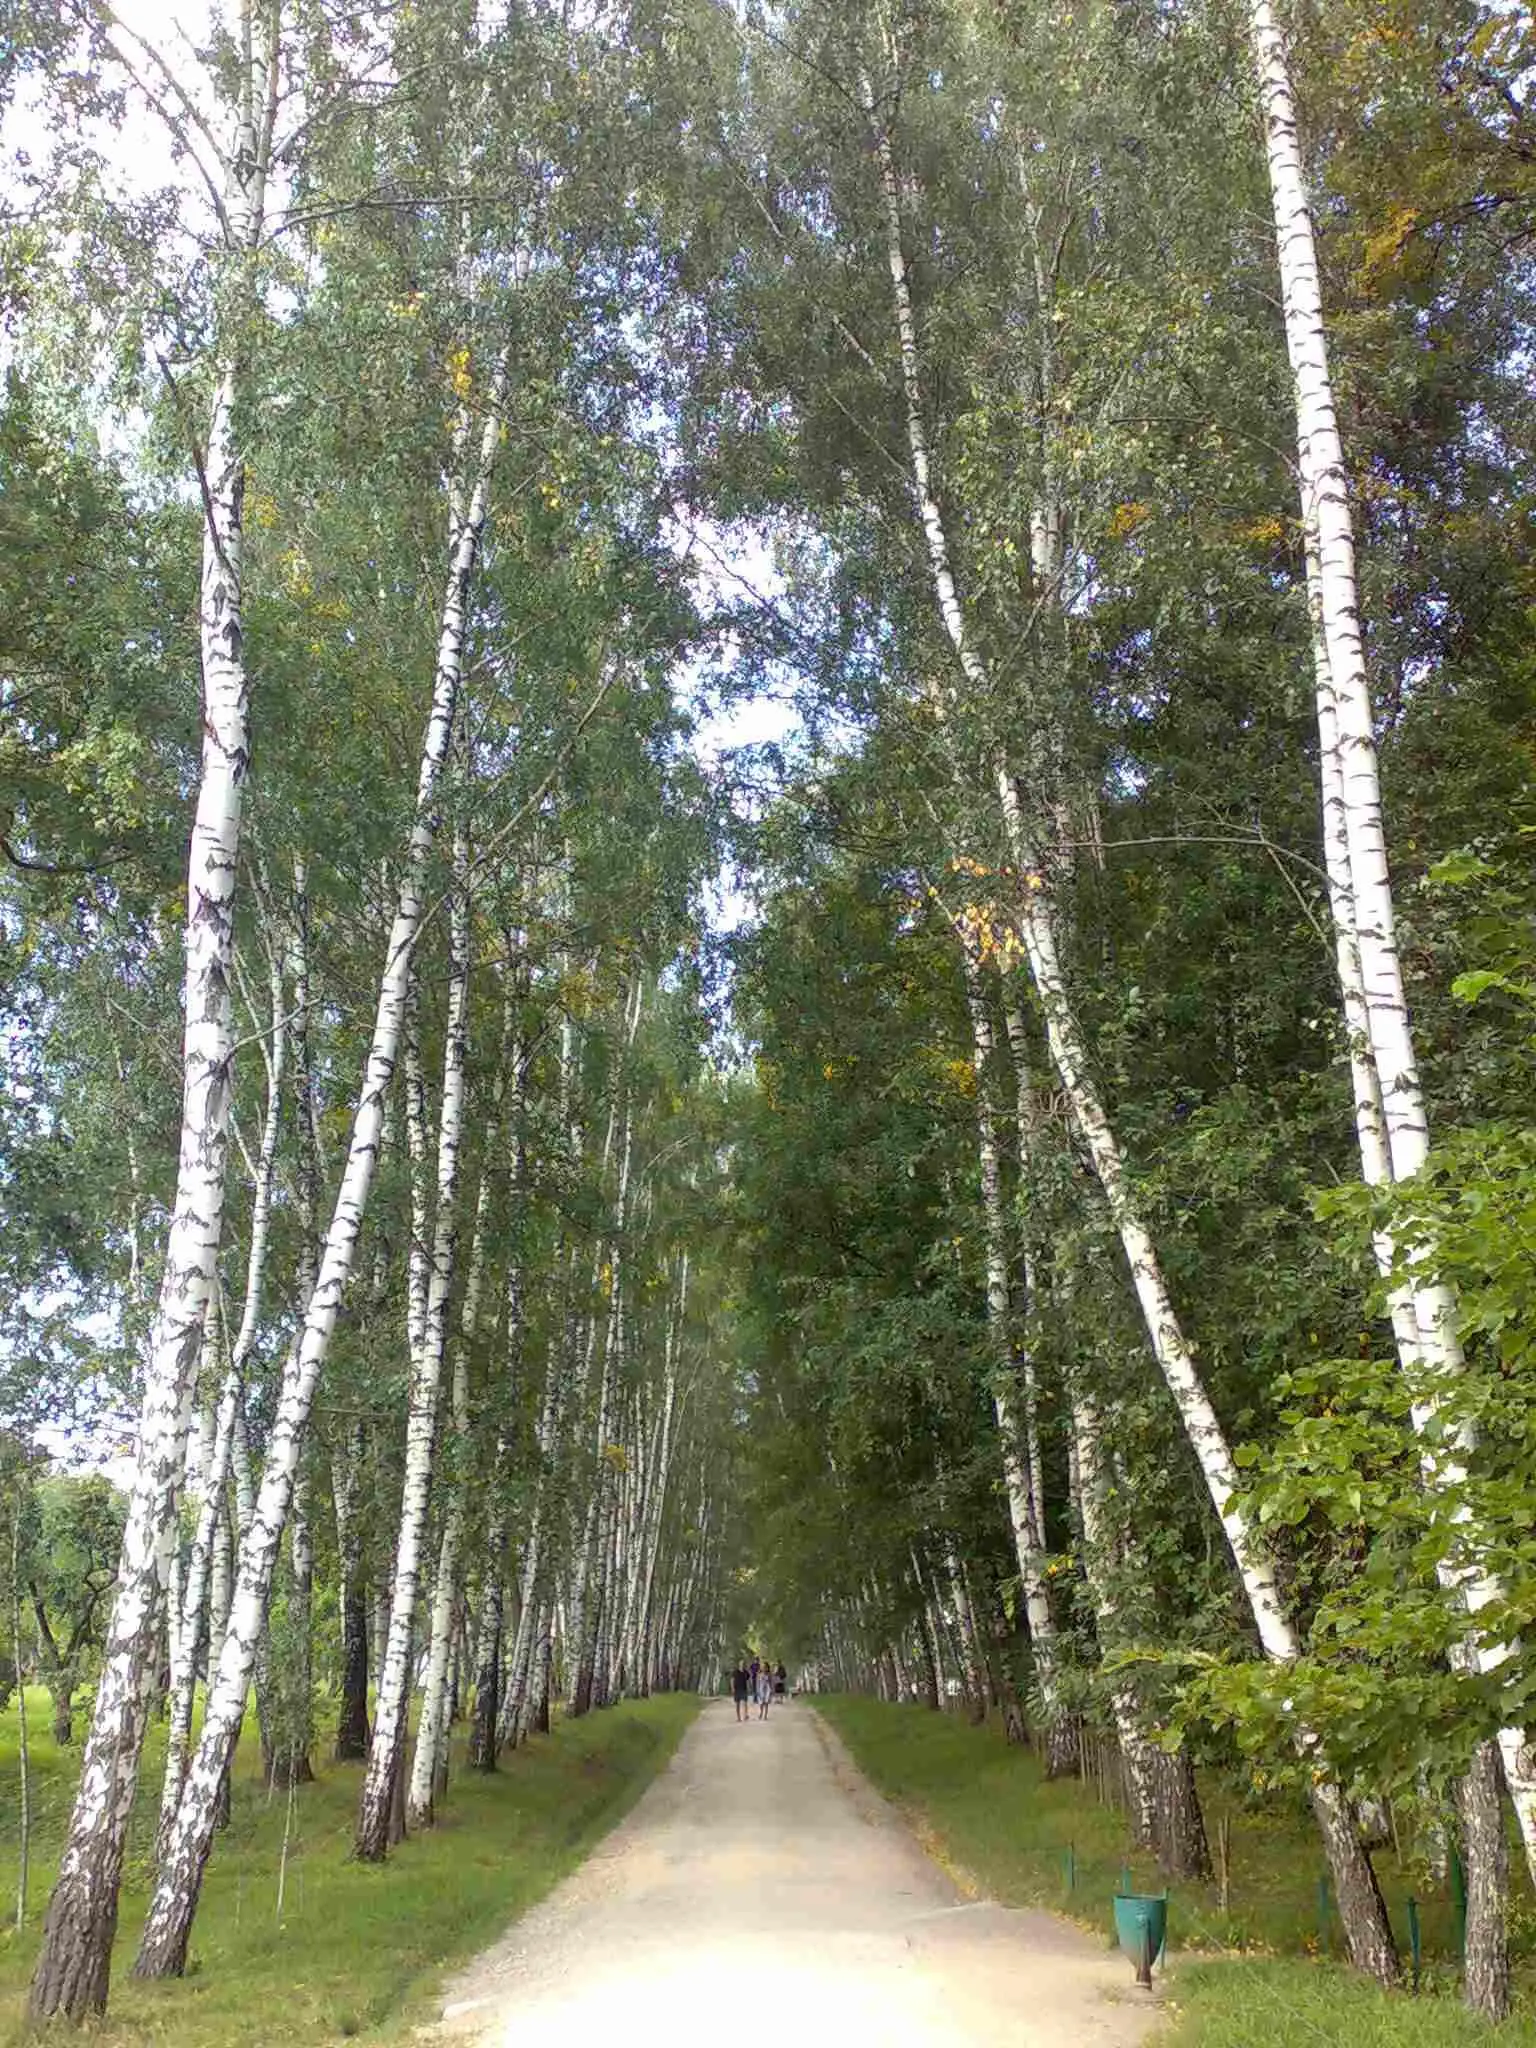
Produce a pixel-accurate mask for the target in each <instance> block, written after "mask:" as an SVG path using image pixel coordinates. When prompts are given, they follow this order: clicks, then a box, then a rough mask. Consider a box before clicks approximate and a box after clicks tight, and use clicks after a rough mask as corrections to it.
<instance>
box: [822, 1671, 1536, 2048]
mask: <svg viewBox="0 0 1536 2048" xmlns="http://www.w3.org/2000/svg"><path fill="white" fill-rule="evenodd" d="M816 1704H817V1706H818V1708H819V1709H820V1711H821V1712H822V1713H824V1714H825V1716H826V1718H827V1720H828V1721H829V1722H830V1724H831V1725H832V1727H833V1728H835V1729H836V1731H837V1733H838V1734H839V1735H840V1736H841V1737H842V1738H843V1740H844V1741H845V1742H846V1743H847V1745H848V1747H849V1749H850V1750H851V1751H852V1753H853V1755H854V1756H855V1758H856V1759H857V1760H858V1762H859V1764H860V1765H861V1766H862V1768H863V1769H864V1770H865V1771H866V1772H867V1773H868V1775H869V1777H870V1778H871V1779H872V1780H873V1781H874V1783H875V1784H876V1785H878V1786H879V1788H880V1790H881V1791H882V1792H884V1793H885V1794H886V1796H887V1797H888V1798H890V1799H892V1800H894V1801H895V1802H896V1803H897V1804H898V1805H899V1806H900V1807H901V1808H902V1809H903V1810H904V1811H905V1812H906V1813H907V1815H908V1816H909V1818H910V1819H911V1820H912V1822H913V1823H914V1825H915V1826H916V1827H917V1829H918V1831H919V1832H920V1833H921V1834H922V1835H923V1836H924V1838H925V1839H926V1840H927V1841H928V1843H929V1844H930V1846H931V1847H932V1848H933V1850H934V1852H935V1853H936V1854H937V1855H938V1856H939V1857H940V1860H941V1861H944V1862H946V1863H947V1864H948V1865H949V1867H950V1868H951V1869H952V1870H953V1871H954V1872H955V1874H956V1875H957V1876H958V1877H959V1878H960V1880H961V1882H962V1883H965V1882H967V1881H969V1882H971V1883H974V1884H975V1885H976V1886H977V1887H978V1888H979V1889H981V1890H983V1891H985V1892H986V1893H988V1894H989V1895H990V1896H991V1897H993V1898H996V1899H1001V1900H1002V1901H1003V1902H1004V1903H1005V1904H1008V1905H1035V1906H1047V1907H1050V1908H1052V1909H1053V1910H1055V1911H1057V1912H1061V1913H1065V1914H1068V1915H1070V1917H1072V1918H1073V1919H1075V1920H1078V1921H1081V1922H1082V1923H1083V1924H1084V1925H1085V1926H1088V1927H1091V1928H1093V1929H1095V1930H1098V1931H1103V1932H1104V1933H1105V1935H1106V1938H1107V1935H1108V1929H1109V1924H1110V1911H1111V1908H1110V1903H1109V1902H1110V1899H1111V1898H1112V1896H1113V1894H1114V1892H1115V1889H1116V1887H1117V1885H1118V1884H1119V1882H1120V1878H1121V1873H1122V1870H1128V1871H1129V1874H1130V1877H1131V1880H1132V1883H1133V1884H1134V1885H1135V1886H1136V1887H1137V1888H1138V1889H1151V1890H1156V1891H1160V1890H1161V1889H1162V1880H1161V1879H1160V1878H1159V1877H1158V1876H1157V1873H1156V1869H1155V1866H1154V1865H1153V1864H1152V1862H1151V1861H1150V1860H1149V1859H1148V1858H1146V1857H1143V1856H1139V1855H1137V1854H1135V1853H1133V1852H1131V1851H1130V1850H1129V1848H1128V1845H1127V1841H1126V1831H1125V1822H1124V1818H1123V1816H1122V1815H1121V1814H1120V1813H1118V1812H1117V1811H1116V1810H1115V1809H1114V1808H1113V1807H1111V1806H1106V1805H1101V1804H1100V1803H1099V1802H1098V1800H1097V1799H1096V1798H1095V1797H1094V1794H1093V1793H1092V1791H1091V1790H1089V1788H1087V1787H1086V1786H1084V1785H1082V1784H1079V1783H1077V1782H1076V1781H1071V1780H1068V1781H1058V1782H1056V1783H1054V1784H1052V1783H1049V1782H1048V1781H1047V1780H1045V1779H1044V1778H1043V1777H1042V1775H1041V1773H1040V1770H1039V1767H1038V1765H1037V1764H1036V1762H1035V1760H1034V1758H1033V1757H1032V1756H1031V1755H1029V1754H1028V1753H1027V1752H1024V1751H1021V1750H1017V1749H1010V1748H1009V1747H1008V1746H1007V1744H1006V1743H1005V1742H1004V1741H1003V1740H1002V1737H1001V1734H1000V1732H999V1731H998V1730H997V1729H995V1728H973V1727H971V1726H969V1725H968V1724H967V1723H966V1722H965V1721H963V1720H962V1719H960V1718H959V1717H958V1716H955V1715H950V1714H934V1713H930V1712H928V1711H927V1710H926V1709H924V1708H922V1707H891V1706H885V1705H882V1704H881V1703H880V1702H879V1701H876V1700H867V1699H857V1698H847V1697H843V1698H838V1697H831V1698H824V1699H820V1700H818V1701H817V1703H816ZM1202 1794H1203V1796H1204V1799H1205V1805H1206V1819H1207V1823H1208V1825H1209V1826H1210V1828H1211V1830H1212V1833H1213V1835H1214V1832H1215V1829H1216V1826H1217V1823H1218V1821H1219V1820H1220V1818H1221V1817H1222V1816H1223V1814H1225V1816H1226V1818H1227V1820H1228V1823H1229V1826H1230V1829H1231V1844H1232V1856H1231V1904H1230V1907H1229V1908H1228V1909H1227V1910H1226V1911H1223V1910H1222V1909H1221V1908H1220V1906H1219V1904H1218V1901H1217V1898H1216V1894H1215V1891H1214V1890H1213V1889H1211V1888H1207V1887H1204V1886H1199V1885H1188V1884H1180V1885H1175V1886H1174V1887H1172V1892H1173V1897H1172V1901H1171V1907H1170V1931H1171V1941H1172V1945H1173V1946H1174V1948H1175V1949H1176V1950H1178V1951H1180V1952H1181V1959H1180V1960H1179V1962H1178V1966H1177V1969H1176V1973H1175V1976H1174V1979H1173V1993H1172V2002H1171V2011H1170V2031H1168V2032H1167V2033H1165V2034H1164V2035H1162V2036H1160V2037H1159V2042H1160V2048H1302V2044H1309V2048H1459V2044H1461V2043H1463V2042H1471V2041H1478V2042H1481V2043H1483V2044H1485V2048H1492V2044H1494V2043H1498V2044H1499V2048H1515V2044H1519V2048H1536V1995H1533V1994H1536V1972H1533V1968H1532V1964H1533V1958H1532V1956H1531V1955H1530V1952H1529V1950H1530V1929H1531V1927H1532V1914H1531V1911H1530V1901H1529V1898H1528V1895H1526V1894H1525V1893H1524V1892H1523V1891H1522V1893H1521V1896H1520V1898H1519V1900H1518V1903H1517V1911H1516V1915H1515V1921H1516V1925H1517V1926H1518V1927H1520V1928H1522V1929H1524V1930H1525V1944H1526V1949H1527V1953H1526V1955H1525V1956H1524V1957H1523V1958H1522V1962H1521V1971H1520V1975H1521V1982H1522V1997H1521V2004H1520V2016H1519V2017H1518V2018H1516V2019H1513V2020H1511V2021H1510V2022H1509V2023H1508V2025H1507V2026H1505V2027H1502V2028H1498V2029H1489V2028H1487V2027H1483V2026H1480V2025H1479V2024H1477V2023H1476V2022H1474V2021H1472V2020H1471V2019H1469V2018H1468V2017H1467V2016H1466V2015H1465V2014H1464V2013H1463V2012H1462V2011H1461V2009H1460V2008H1459V2006H1458V2005H1457V2003H1456V1984H1455V1981H1454V1972H1453V1970H1452V1967H1451V1957H1452V1954H1453V1952H1454V1951H1453V1943H1454V1939H1455V1923H1454V1917H1453V1914H1452V1910H1451V1905H1450V1901H1449V1899H1447V1898H1444V1897H1433V1896H1424V1897H1422V1898H1421V1908H1422V1922H1423V1932H1424V1948H1425V1959H1426V1979H1425V1992H1424V1995H1422V1996H1421V1997H1419V1998H1418V1999H1411V1998H1409V1997H1408V1996H1407V1995H1406V1994H1403V1995H1399V1994H1384V1993H1382V1992H1380V1991H1377V1990H1376V1989H1374V1988H1373V1987H1371V1986H1369V1985H1366V1984H1363V1983H1361V1982H1360V1981H1359V1980H1357V1979H1355V1978H1354V1977H1352V1976H1351V1975H1350V1974H1349V1973H1347V1972H1346V1971H1344V1970H1342V1969H1340V1968H1338V1967H1337V1965H1336V1964H1335V1963H1333V1962H1332V1961H1330V1958H1331V1957H1332V1956H1335V1955H1337V1954H1338V1953H1339V1952H1340V1951H1341V1949H1342V1943H1341V1940H1340V1936H1339V1930H1338V1925H1337V1920H1336V1918H1335V1917H1334V1916H1333V1915H1332V1914H1331V1913H1330V1912H1327V1911H1325V1910H1322V1902H1321V1901H1320V1898H1319V1893H1318V1879H1319V1877H1320V1876H1321V1874H1322V1861H1321V1856H1320V1854H1319V1851H1318V1847H1317V1840H1316V1836H1315V1835H1314V1834H1313V1833H1312V1831H1311V1829H1310V1827H1309V1825H1308V1824H1307V1822H1306V1820H1305V1818H1304V1817H1303V1816H1302V1815H1300V1814H1299V1813H1290V1812H1287V1811H1285V1810H1283V1809H1277V1810H1265V1811H1256V1810H1255V1809H1254V1808H1253V1807H1252V1806H1251V1805H1249V1804H1247V1803H1245V1802H1243V1801H1242V1800H1241V1799H1238V1798H1234V1797H1231V1796H1228V1795H1227V1794H1226V1793H1225V1791H1224V1788H1223V1787H1222V1786H1221V1785H1220V1784H1219V1783H1211V1784H1208V1785H1205V1786H1203V1787H1202ZM1378 1864H1379V1868H1380V1876H1381V1879H1382V1889H1383V1891H1384V1893H1385V1895H1386V1899H1387V1904H1388V1909H1389V1911H1390V1912H1391V1915H1392V1924H1393V1926H1394V1928H1395V1929H1396V1931H1397V1933H1398V1936H1399V1939H1400V1940H1402V1942H1403V1943H1404V1946H1405V1947H1406V1940H1407V1936H1406V1912H1407V1895H1408V1891H1409V1889H1410V1886H1411V1883H1412V1877H1411V1873H1410V1872H1409V1871H1408V1870H1406V1869H1400V1868H1399V1867H1398V1864H1397V1859H1396V1857H1395V1856H1394V1855H1393V1853H1392V1852H1391V1851H1390V1850H1389V1851H1387V1852H1386V1853H1385V1854H1384V1855H1383V1856H1381V1857H1380V1858H1378ZM1191 1950H1204V1951H1206V1952H1207V1953H1208V1954H1210V1955H1212V1956H1213V1957H1215V1956H1219V1957H1220V1958H1221V1960H1212V1961H1201V1962H1195V1961H1191V1960H1188V1957H1189V1953H1190V1951H1191ZM1236 1957H1243V1958H1244V1959H1243V1960H1235V1959H1234V1958H1236ZM1248 1958H1252V1959H1251V1960H1250V1959H1248ZM1259 1958H1263V1960H1260V1959H1259ZM1439 1994H1443V1995H1439Z"/></svg>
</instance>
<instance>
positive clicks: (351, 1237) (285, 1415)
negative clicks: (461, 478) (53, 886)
mask: <svg viewBox="0 0 1536 2048" xmlns="http://www.w3.org/2000/svg"><path fill="white" fill-rule="evenodd" d="M504 388H505V370H504V369H502V370H501V371H498V373H497V378H496V381H495V384H494V387H493V390H492V396H491V402H490V406H489V410H488V412H487V415H486V420H485V426H484V431H483V433H482V436H481V441H480V448H479V459H478V465H477V470H476V475H475V481H474V486H473V489H472V491H471V492H470V494H469V498H468V503H467V508H466V511H465V515H464V517H463V519H462V520H461V521H460V523H459V528H458V533H457V537H456V545H455V546H454V548H453V550H452V554H451V562H450V568H449V574H448V584H447V592H446V596H445V600H444V606H443V619H442V631H441V634H440V638H439V644H438V657H437V669H436V675H435V678H434V684H433V695H432V709H431V713H430V715H429V719H428V725H427V734H426V738H425V741H424V743H423V748H422V759H421V771H420V775H419V778H418V782H417V793H416V809H415V815H414V821H413V823H412V827H411V834H410V840H409V843H408V846H407V849H406V853H405V857H404V859H403V861H402V863H401V871H400V881H399V890H398V895H397V899H396V905H395V915H394V920H393V924H392V926H391V930H390V934H389V941H388V946H387V950H386V953H385V963H384V971H383V974H382V976H381V979H380V984H379V997H378V1008H377V1011H376V1013H375V1017H374V1026H373V1035H372V1041H371V1043H370V1047H369V1052H368V1060H367V1065H366V1070H365V1074H364V1078H363V1083H362V1087H361V1090H360V1092H359V1096H358V1103H357V1109H356V1112H355V1115H354V1118H353V1124H352V1134H351V1139H350V1141H349V1145H348V1150H347V1158H346V1163H345V1165H344V1166H343V1169H342V1175H341V1182H340V1186H339V1188H338V1191H337V1196H336V1206H335V1210H334V1212H333V1214H332V1218H331V1224H330V1228H329V1230H328V1231H327V1233H326V1238H325V1244H324V1247H323V1249H322V1254H321V1259H320V1269H319V1275H318V1278H317V1280H316V1282H315V1287H314V1291H313V1293H312V1295H311V1297H310V1300H309V1303H308V1306H307V1308H306V1310H305V1315H304V1322H303V1327H302V1329H301V1331H300V1334H299V1337H298V1340H297V1342H296V1344H295V1346H294V1349H293V1350H292V1352H291V1353H290V1354H289V1358H288V1361H287V1363H286V1365H285V1367H284V1372H283V1385H282V1389H281V1392H280V1394H279V1398H278V1405H277V1413H276V1416H275V1419H274V1422H273V1427H272V1435H271V1440H270V1444H269V1448H268V1453H267V1465H266V1471H265V1473H264V1475H263V1478H262V1484H261V1493H260V1496H259V1498H258V1501H257V1503H256V1509H255V1514H254V1517H253V1520H252V1524H251V1528H250V1531H249V1534H248V1535H247V1537H246V1539H245V1540H244V1541H243V1542H242V1544H241V1556H240V1561H239V1566H238V1571H237V1580H236V1586H235V1592H234V1599H233V1604H232V1609H231V1616H230V1628H229V1633H228V1635H227V1636H226V1638H225V1642H224V1647H223V1650H222V1652H221V1654H220V1657H219V1663H218V1669H217V1672H216V1673H215V1675H214V1678H213V1682H212V1684H211V1686H210V1688H209V1696H208V1701H207V1706H206V1709H205V1712H204V1716H203V1732H202V1738H201V1741H200V1742H199V1744H198V1751H197V1756H196V1759H195V1761H194V1763H193V1766H192V1770H191V1772H190V1774H189V1776H188V1780H187V1785H186V1789H185V1791H184V1793H183V1796H182V1804H181V1809H180V1811H179V1812H178V1814H177V1819H176V1827H175V1831H174V1835H173V1838H172V1841H171V1844H170V1848H169V1851H168V1853H167V1856H166V1858H165V1859H164V1862H163V1864H162V1867H161V1874H160V1878H159V1882H158V1883H157V1885H156V1888H155V1894H154V1897H153V1899H152V1901H151V1904H150V1910H149V1915H148V1918H147V1919H146V1921H145V1925H144V1934H143V1939H142V1941H141V1944H140V1948H139V1956H138V1961H137V1962H136V1964H135V1971H136V1973H137V1974H140V1975H143V1976H148V1977H161V1976H178V1975H180V1973H181V1971H182V1969H183V1968H184V1967H185V1964H186V1953H187V1939H188V1936H189V1935H190V1933H191V1929H192V1921H193V1918H194V1916H195V1914H196V1911H197V1901H198V1897H199V1894H200V1890H201V1886H202V1874H203V1868H204V1865H205V1863H206V1861H207V1857H208V1850H209V1848H210V1846H211V1843H212V1839H213V1824H214V1813H215V1807H216V1801H217V1795H218V1787H219V1784H220V1781H221V1780H222V1778H223V1774H224V1768H225V1765H226V1763H227V1761H228V1758H229V1755H230V1753H231V1750H232V1746H233V1742H234V1738H235V1736H236V1734H237V1732H238V1729H239V1724H240V1716H241V1713H242V1711H243V1708H244V1705H245V1696H246V1691H247V1688H248V1686H249V1683H250V1673H251V1666H252V1663H253V1661H254V1658H255V1654H256V1643H257V1638H258V1635H259V1632H260V1627H261V1620H262V1616H263V1614H264V1612H265V1608H266V1600H267V1592H268V1588H269V1586H270V1584H271V1577H272V1568H273V1565H274V1562H275V1560H276V1554H277V1546H278V1542H279V1539H280V1537H281V1535H282V1529H283V1524H284V1522H285V1520H286V1519H287V1513H288V1505H289V1500H290V1497H291V1493H292V1488H293V1480H294V1474H295V1472H296V1470H297V1465H298V1456H299V1451H300V1448H301V1446H302V1443H303V1438H304V1430H305V1427H306V1425H307V1423H308V1420H309V1411H310V1406H311V1403H312V1402H313V1399H314V1392H315V1385H316V1381H317V1380H318V1377H319V1373H320V1369H321V1366H322V1365H323V1363H324V1361H325V1356H326V1353H327V1351H328V1350H329V1347H330V1340H331V1333H332V1331H333V1330H334V1328H335V1324H336V1317H337V1313H338V1311H339V1309H340V1306H341V1299H342V1294H343V1292H344V1290H345V1287H346V1284H347V1281H348V1279H349V1277H350V1275H351V1272H352V1268H353V1264H354V1262H355V1259H356V1252H357V1242H358V1238H359V1235H360V1233H361V1230H362V1221H363V1213H364V1210H365V1208H366V1206H367V1200H368V1193H369V1189H370V1186H371V1184H372V1179H373V1169H374V1164H375V1161H376V1159H377V1156H378V1149H379V1138H380V1132H381V1129H382V1126H383V1118H384V1100H385V1096H386V1094H387V1093H388V1089H389V1083H390V1079H391V1077H392V1075H393V1073H394V1066H395V1056H396V1053H397V1051H398V1048H399V1043H400V1029H401V1023H402V1020H403V1016H404V1009H405V994H406V980H407V975H408V972H409V967H410V961H411V957H412V953H413V951H414V948H415V943H416V937H417V933H418V932H419V930H420V928H421V921H422V916H423V914H424V911H425V908H426V905H425V900H424V896H423V891H424V888H425V885H426V868H427V856H428V854H429V852H430V850H431V846H432V842H433V839H434V837H435V835H436V827H437V817H436V798H437V789H438V783H439V780H440V777H441V774H442V768H443V763H444V761H445V760H446V758H447V753H448V747H449V743H450V739H451V736H452V732H453V725H454V718H455V711H456V706H457V699H458V690H459V680H460V676H461V674H462V669H463V644H464V631H465V621H466V614H467V604H468V595H469V585H470V578H471V575H472V572H473V569H474V563H475V556H476V551H477V549H478V545H479V539H480V532H481V529H482V527H483V525H484V520H485V511H486V504H487V500H488V495H489V489H490V478H491V469H492V464H493V460H494V456H495V451H496V446H497V442H498V441H499V439H500V435H501V419H500V413H501V404H502V395H503V391H504ZM114 1876H115V1872H114Z"/></svg>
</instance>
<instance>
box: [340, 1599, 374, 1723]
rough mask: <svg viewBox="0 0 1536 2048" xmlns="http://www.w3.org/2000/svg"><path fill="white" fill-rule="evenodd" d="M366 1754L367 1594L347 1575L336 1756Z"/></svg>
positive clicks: (342, 1628)
mask: <svg viewBox="0 0 1536 2048" xmlns="http://www.w3.org/2000/svg"><path fill="white" fill-rule="evenodd" d="M367 1754H368V1596H367V1593H366V1592H365V1591H364V1589H363V1587H362V1585H361V1583H360V1582H358V1581H356V1580H354V1579H351V1578H349V1579H348V1581H347V1584H346V1587H345V1590H344V1592H343V1594H342V1602H341V1707H340V1711H339V1712H338V1714H337V1716H336V1760H337V1762H338V1763H349V1762H351V1763H355V1762H357V1761H358V1759H360V1758H362V1757H366V1756H367Z"/></svg>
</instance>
